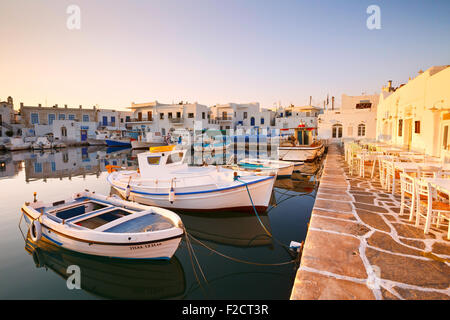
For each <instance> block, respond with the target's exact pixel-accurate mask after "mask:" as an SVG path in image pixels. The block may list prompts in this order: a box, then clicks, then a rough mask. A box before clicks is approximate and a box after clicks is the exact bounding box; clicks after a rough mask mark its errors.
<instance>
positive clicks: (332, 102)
mask: <svg viewBox="0 0 450 320" xmlns="http://www.w3.org/2000/svg"><path fill="white" fill-rule="evenodd" d="M331 110H334V96H332V97H331Z"/></svg>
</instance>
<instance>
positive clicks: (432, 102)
mask: <svg viewBox="0 0 450 320" xmlns="http://www.w3.org/2000/svg"><path fill="white" fill-rule="evenodd" d="M379 100H380V102H379V104H378V110H377V130H376V131H377V138H378V139H379V140H382V141H386V142H389V143H391V144H393V145H397V146H402V147H408V148H410V149H412V150H415V151H420V152H425V153H426V154H428V155H432V156H436V157H441V158H446V159H450V129H449V128H450V66H448V65H446V66H433V67H431V68H429V69H428V70H426V71H425V72H423V71H419V75H418V76H416V77H415V78H414V79H410V80H409V81H408V83H406V84H402V85H400V86H399V87H398V88H392V86H391V82H390V84H389V86H388V87H385V88H383V91H382V92H381V94H380V98H379Z"/></svg>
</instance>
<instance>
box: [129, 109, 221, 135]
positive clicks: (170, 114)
mask: <svg viewBox="0 0 450 320" xmlns="http://www.w3.org/2000/svg"><path fill="white" fill-rule="evenodd" d="M130 109H131V110H132V112H133V116H132V118H131V121H130V122H128V123H127V128H128V129H132V130H144V131H146V132H149V131H150V132H160V133H161V134H162V135H163V136H165V135H167V134H168V133H169V132H173V131H175V130H176V129H180V128H185V129H187V130H190V131H193V130H194V128H195V127H196V126H201V127H202V128H204V129H208V128H211V127H215V125H213V124H211V123H210V121H209V108H208V107H207V106H205V105H202V104H198V103H197V102H196V103H187V104H182V103H180V104H163V103H159V102H158V101H154V102H148V103H139V104H136V103H134V102H133V103H132V104H131V107H130Z"/></svg>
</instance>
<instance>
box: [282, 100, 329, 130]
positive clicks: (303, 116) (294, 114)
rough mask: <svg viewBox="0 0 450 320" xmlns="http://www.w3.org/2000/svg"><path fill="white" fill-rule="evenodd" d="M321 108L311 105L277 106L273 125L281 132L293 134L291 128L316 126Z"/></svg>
mask: <svg viewBox="0 0 450 320" xmlns="http://www.w3.org/2000/svg"><path fill="white" fill-rule="evenodd" d="M321 112H322V109H321V108H319V107H315V106H312V105H308V106H294V105H290V106H289V107H286V108H278V109H277V114H276V118H275V127H276V128H278V129H280V130H281V133H282V134H283V133H284V134H294V130H293V128H297V127H298V126H304V127H309V128H317V117H318V116H319V114H320V113H321Z"/></svg>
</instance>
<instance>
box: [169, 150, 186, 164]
mask: <svg viewBox="0 0 450 320" xmlns="http://www.w3.org/2000/svg"><path fill="white" fill-rule="evenodd" d="M183 154H184V153H183V152H178V153H171V154H169V156H168V157H167V161H166V164H171V163H177V162H180V161H181V160H183Z"/></svg>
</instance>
